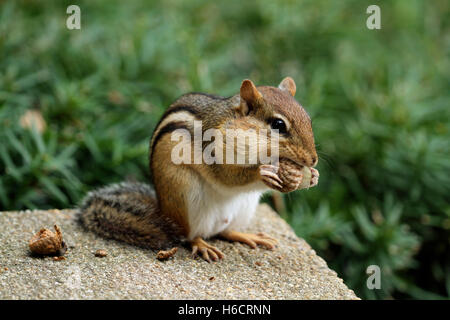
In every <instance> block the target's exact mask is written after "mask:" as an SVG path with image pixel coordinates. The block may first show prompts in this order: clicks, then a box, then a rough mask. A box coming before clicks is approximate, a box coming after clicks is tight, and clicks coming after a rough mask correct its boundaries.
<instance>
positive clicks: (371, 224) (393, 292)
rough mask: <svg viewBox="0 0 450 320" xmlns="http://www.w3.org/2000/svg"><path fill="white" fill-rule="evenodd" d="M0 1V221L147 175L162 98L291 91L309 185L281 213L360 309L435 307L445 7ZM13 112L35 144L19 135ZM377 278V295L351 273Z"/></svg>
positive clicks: (447, 163)
mask: <svg viewBox="0 0 450 320" xmlns="http://www.w3.org/2000/svg"><path fill="white" fill-rule="evenodd" d="M372 2H373V1H356V0H354V1H350V0H345V1H270V0H265V1H255V2H253V1H245V2H244V1H226V2H225V1H221V2H214V1H186V2H180V1H167V0H164V1H152V2H146V1H130V2H126V3H125V2H119V1H97V2H95V3H93V2H92V1H82V2H79V6H80V7H81V19H82V20H81V23H82V29H81V30H67V29H66V27H65V20H66V18H67V14H66V13H65V12H66V8H67V6H68V5H69V4H71V3H69V2H65V1H47V2H45V4H44V3H43V2H41V1H6V2H2V4H0V142H1V143H0V210H16V209H25V208H52V207H59V208H66V207H72V206H75V205H76V204H77V202H78V201H79V200H80V199H81V197H82V196H83V195H84V194H85V192H86V191H88V190H90V189H92V188H94V187H97V186H101V185H104V184H106V183H110V182H117V181H121V180H124V179H136V180H140V181H146V180H147V179H148V176H149V173H148V163H147V162H148V159H147V158H148V139H149V137H150V135H151V133H152V130H153V128H154V126H155V125H156V122H157V121H158V119H159V116H160V115H161V114H162V112H163V111H164V109H165V108H166V107H167V106H168V105H169V104H170V103H171V102H172V101H173V100H174V99H175V98H177V97H178V96H179V95H181V94H183V93H186V92H188V91H204V92H209V93H216V94H220V95H224V96H227V95H232V94H234V93H236V92H237V91H238V89H239V85H240V83H241V81H242V80H243V79H245V78H250V79H252V80H253V81H254V82H255V83H256V84H264V85H277V84H278V83H279V81H280V80H281V79H282V78H283V77H285V76H288V75H289V76H291V77H293V78H294V79H295V81H296V83H297V88H298V89H297V95H296V97H297V99H298V100H299V101H300V102H301V103H302V105H303V106H304V107H305V108H306V110H307V111H308V112H309V113H310V115H311V117H312V119H313V129H314V132H315V137H316V142H317V144H318V149H319V153H320V161H319V165H318V169H319V171H320V173H321V177H320V183H319V185H318V186H317V187H316V188H313V189H311V190H308V191H298V192H294V193H292V194H289V195H287V196H285V200H286V205H287V212H286V218H287V220H288V221H289V223H291V225H292V226H293V227H294V229H295V230H296V232H297V234H298V235H300V236H302V237H304V238H305V239H306V240H307V241H308V242H309V243H310V244H311V245H312V246H313V247H314V248H315V249H316V250H317V251H318V252H319V254H320V255H322V256H323V257H325V259H326V260H327V262H328V263H329V265H330V266H331V267H332V268H334V269H335V270H336V271H337V272H338V273H339V275H340V276H342V277H343V278H344V280H345V283H346V284H348V285H349V286H350V287H351V288H352V289H354V290H355V291H356V293H357V294H358V295H359V296H361V297H363V298H371V299H377V298H384V299H386V298H423V299H428V298H449V297H450V232H449V230H450V204H449V194H450V175H449V172H450V147H449V140H450V106H449V102H450V95H449V91H448V88H449V84H450V83H449V82H450V81H449V80H450V77H449V70H450V63H449V48H450V38H449V35H448V34H449V32H448V31H449V22H450V19H449V11H450V10H449V4H448V1H445V0H436V1H433V2H426V1H404V0H396V1H377V3H378V4H379V5H380V7H381V17H382V18H381V19H382V29H381V30H368V29H367V28H366V19H367V17H368V15H367V14H366V8H367V7H368V6H369V5H371V4H373V3H372ZM30 109H34V110H38V111H39V112H40V113H41V114H42V116H43V118H44V119H45V122H46V130H45V131H44V132H43V133H42V134H40V133H38V132H36V131H33V130H29V129H26V128H23V127H21V126H20V125H19V122H20V118H21V117H22V116H23V114H24V113H25V112H26V111H27V110H30ZM371 264H376V265H379V266H380V267H381V271H382V286H381V289H380V290H369V289H367V287H366V279H367V275H366V273H365V270H366V268H367V267H368V266H369V265H371Z"/></svg>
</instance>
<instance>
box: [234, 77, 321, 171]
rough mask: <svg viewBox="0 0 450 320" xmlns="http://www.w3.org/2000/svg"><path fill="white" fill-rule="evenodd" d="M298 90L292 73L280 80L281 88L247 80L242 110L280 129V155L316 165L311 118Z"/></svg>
mask: <svg viewBox="0 0 450 320" xmlns="http://www.w3.org/2000/svg"><path fill="white" fill-rule="evenodd" d="M295 91H296V86H295V82H294V80H292V78H290V77H287V78H285V79H284V80H283V81H281V83H280V85H279V86H278V88H275V87H268V86H261V87H255V85H254V84H253V82H252V81H250V80H244V81H243V82H242V85H241V90H240V97H241V99H240V100H241V102H240V106H239V111H240V113H241V114H242V115H243V116H251V117H254V118H257V119H258V121H259V122H260V123H262V126H263V127H265V128H267V129H268V131H269V132H272V134H275V132H276V131H275V130H278V137H279V157H280V159H281V158H288V159H290V160H292V161H294V162H295V163H297V164H299V165H302V166H307V167H314V166H315V165H316V164H317V161H318V156H317V152H316V147H315V144H314V135H313V131H312V126H311V119H310V117H309V115H308V114H307V113H306V111H305V109H303V107H302V106H301V105H300V104H299V103H298V102H297V101H296V100H295V99H294V95H295Z"/></svg>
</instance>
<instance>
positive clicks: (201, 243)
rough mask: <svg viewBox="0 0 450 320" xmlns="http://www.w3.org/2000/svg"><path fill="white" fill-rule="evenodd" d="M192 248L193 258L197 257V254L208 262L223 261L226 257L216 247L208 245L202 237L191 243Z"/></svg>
mask: <svg viewBox="0 0 450 320" xmlns="http://www.w3.org/2000/svg"><path fill="white" fill-rule="evenodd" d="M191 246H192V256H193V257H195V256H196V255H197V254H198V255H199V256H201V257H202V258H203V259H205V260H206V261H208V262H211V260H212V261H218V260H222V259H223V258H224V257H225V255H224V254H223V253H222V251H220V250H219V249H217V248H216V247H214V246H212V245H210V244H208V243H207V242H206V241H205V240H203V239H202V238H200V237H197V238H195V239H194V240H192V241H191Z"/></svg>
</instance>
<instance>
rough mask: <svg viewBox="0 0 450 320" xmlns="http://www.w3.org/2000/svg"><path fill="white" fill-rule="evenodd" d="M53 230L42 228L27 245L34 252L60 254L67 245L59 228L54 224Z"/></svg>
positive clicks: (64, 250)
mask: <svg viewBox="0 0 450 320" xmlns="http://www.w3.org/2000/svg"><path fill="white" fill-rule="evenodd" d="M54 228H55V232H53V231H51V230H49V229H45V228H42V229H41V230H39V232H38V233H37V234H35V235H34V236H33V237H32V238H31V239H30V241H29V242H28V245H29V247H30V250H31V252H32V253H34V254H39V255H57V256H62V255H64V253H65V252H66V251H67V245H66V244H65V243H64V241H63V239H62V233H61V229H60V228H59V227H58V226H57V225H56V224H55V226H54Z"/></svg>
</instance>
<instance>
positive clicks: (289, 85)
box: [278, 77, 297, 96]
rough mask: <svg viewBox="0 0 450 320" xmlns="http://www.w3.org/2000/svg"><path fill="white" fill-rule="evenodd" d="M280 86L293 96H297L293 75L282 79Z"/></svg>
mask: <svg viewBox="0 0 450 320" xmlns="http://www.w3.org/2000/svg"><path fill="white" fill-rule="evenodd" d="M278 88H279V89H281V90H283V91H287V92H289V93H290V94H291V96H295V91H296V90H297V87H296V85H295V82H294V79H292V78H291V77H286V78H284V79H283V81H281V82H280V84H279V85H278Z"/></svg>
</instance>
